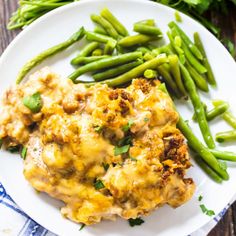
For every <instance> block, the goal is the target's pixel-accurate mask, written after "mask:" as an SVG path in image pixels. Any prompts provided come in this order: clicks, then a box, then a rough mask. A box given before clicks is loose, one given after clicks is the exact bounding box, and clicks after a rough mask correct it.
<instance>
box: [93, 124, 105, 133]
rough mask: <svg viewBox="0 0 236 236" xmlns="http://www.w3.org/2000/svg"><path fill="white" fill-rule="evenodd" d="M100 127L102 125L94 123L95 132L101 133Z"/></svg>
mask: <svg viewBox="0 0 236 236" xmlns="http://www.w3.org/2000/svg"><path fill="white" fill-rule="evenodd" d="M102 129H103V127H102V126H99V125H96V126H95V127H94V131H95V132H97V133H101V132H102Z"/></svg>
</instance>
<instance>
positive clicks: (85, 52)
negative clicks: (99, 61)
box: [77, 42, 99, 57]
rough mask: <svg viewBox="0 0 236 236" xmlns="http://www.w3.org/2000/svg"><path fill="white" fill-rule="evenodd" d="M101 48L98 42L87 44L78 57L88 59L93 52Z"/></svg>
mask: <svg viewBox="0 0 236 236" xmlns="http://www.w3.org/2000/svg"><path fill="white" fill-rule="evenodd" d="M98 47H99V43H98V42H91V43H89V44H87V45H86V46H85V47H84V48H83V49H82V50H81V51H80V52H79V55H78V56H77V57H87V56H89V55H90V54H91V52H92V51H93V50H95V49H96V48H98Z"/></svg>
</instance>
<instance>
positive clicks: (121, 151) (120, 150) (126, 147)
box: [114, 144, 130, 156]
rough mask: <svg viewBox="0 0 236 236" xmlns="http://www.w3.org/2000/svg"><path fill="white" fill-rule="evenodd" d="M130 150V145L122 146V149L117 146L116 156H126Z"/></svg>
mask: <svg viewBox="0 0 236 236" xmlns="http://www.w3.org/2000/svg"><path fill="white" fill-rule="evenodd" d="M129 148H130V145H129V144H128V145H125V146H121V147H118V146H115V149H114V155H115V156H118V155H121V154H124V153H126V152H128V151H129Z"/></svg>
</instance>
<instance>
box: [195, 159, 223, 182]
mask: <svg viewBox="0 0 236 236" xmlns="http://www.w3.org/2000/svg"><path fill="white" fill-rule="evenodd" d="M194 160H195V161H196V162H197V164H198V165H199V166H200V167H201V168H202V170H203V171H204V172H205V173H206V174H207V175H208V176H209V177H211V178H212V179H213V180H214V181H216V182H217V183H222V178H221V177H220V176H219V175H218V174H217V173H216V172H215V171H214V170H213V169H212V168H211V167H210V166H209V165H207V163H206V162H205V161H203V160H202V158H201V157H200V156H194Z"/></svg>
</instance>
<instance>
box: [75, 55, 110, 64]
mask: <svg viewBox="0 0 236 236" xmlns="http://www.w3.org/2000/svg"><path fill="white" fill-rule="evenodd" d="M104 58H110V56H108V55H102V56H91V57H77V58H75V59H73V60H72V61H71V64H72V65H82V64H88V63H91V62H94V61H99V60H101V59H104Z"/></svg>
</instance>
